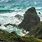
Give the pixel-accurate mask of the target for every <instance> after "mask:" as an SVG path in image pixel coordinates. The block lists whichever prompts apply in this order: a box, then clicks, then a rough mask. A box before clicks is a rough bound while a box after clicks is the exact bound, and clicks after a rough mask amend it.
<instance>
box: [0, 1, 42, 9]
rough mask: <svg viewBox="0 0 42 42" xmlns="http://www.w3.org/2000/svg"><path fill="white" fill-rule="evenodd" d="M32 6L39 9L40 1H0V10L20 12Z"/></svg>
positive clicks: (41, 3)
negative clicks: (19, 10)
mask: <svg viewBox="0 0 42 42" xmlns="http://www.w3.org/2000/svg"><path fill="white" fill-rule="evenodd" d="M32 6H34V7H35V8H36V7H39V8H41V7H42V0H0V10H15V9H21V10H22V9H26V8H28V7H32ZM39 8H38V9H39ZM41 9H42V8H41Z"/></svg>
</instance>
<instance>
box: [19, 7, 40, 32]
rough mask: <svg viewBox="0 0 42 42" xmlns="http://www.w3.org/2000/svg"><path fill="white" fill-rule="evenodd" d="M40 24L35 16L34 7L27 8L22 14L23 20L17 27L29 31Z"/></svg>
mask: <svg viewBox="0 0 42 42" xmlns="http://www.w3.org/2000/svg"><path fill="white" fill-rule="evenodd" d="M39 22H40V18H39V16H38V15H37V12H36V9H35V8H34V7H31V8H29V9H28V10H27V11H26V12H25V14H24V20H23V21H22V22H21V24H19V27H21V28H23V29H25V30H27V31H28V30H30V29H31V28H32V27H34V26H36V25H37V24H38V23H39Z"/></svg>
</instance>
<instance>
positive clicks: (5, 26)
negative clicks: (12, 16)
mask: <svg viewBox="0 0 42 42" xmlns="http://www.w3.org/2000/svg"><path fill="white" fill-rule="evenodd" d="M9 25H11V26H16V25H15V24H10V23H8V24H5V25H4V26H5V27H7V26H9Z"/></svg>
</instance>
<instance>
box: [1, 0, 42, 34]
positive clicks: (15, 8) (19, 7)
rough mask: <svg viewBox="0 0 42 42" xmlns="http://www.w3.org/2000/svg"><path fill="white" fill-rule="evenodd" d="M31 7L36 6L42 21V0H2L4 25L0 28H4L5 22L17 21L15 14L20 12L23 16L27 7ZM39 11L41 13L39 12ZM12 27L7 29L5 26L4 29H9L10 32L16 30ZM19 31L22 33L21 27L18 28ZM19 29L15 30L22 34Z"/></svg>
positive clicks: (2, 20) (2, 22)
mask: <svg viewBox="0 0 42 42" xmlns="http://www.w3.org/2000/svg"><path fill="white" fill-rule="evenodd" d="M30 7H35V8H36V11H37V14H38V16H39V17H40V21H42V0H0V24H1V25H2V26H0V29H1V28H3V27H4V25H5V24H8V23H12V24H13V23H14V22H15V17H14V16H15V15H17V14H19V15H21V16H24V13H25V11H27V9H29V8H30ZM39 12H40V13H41V14H39ZM13 21H14V22H13ZM21 21H22V20H21ZM21 21H20V20H19V19H18V21H17V18H16V22H17V23H21ZM16 22H15V23H16ZM17 23H16V24H17ZM7 28H8V27H7ZM10 28H12V29H11V30H10V29H9V28H8V29H6V27H5V28H3V29H2V30H8V31H9V33H10V31H11V32H12V31H14V28H13V27H10ZM17 31H20V33H21V29H19V30H18V29H17ZM17 31H15V32H16V33H17V34H20V33H18V32H17Z"/></svg>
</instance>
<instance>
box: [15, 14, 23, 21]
mask: <svg viewBox="0 0 42 42" xmlns="http://www.w3.org/2000/svg"><path fill="white" fill-rule="evenodd" d="M15 17H16V18H18V19H21V20H23V16H21V15H19V14H17V15H15Z"/></svg>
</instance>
